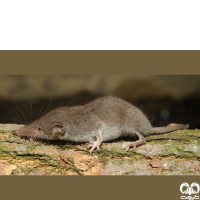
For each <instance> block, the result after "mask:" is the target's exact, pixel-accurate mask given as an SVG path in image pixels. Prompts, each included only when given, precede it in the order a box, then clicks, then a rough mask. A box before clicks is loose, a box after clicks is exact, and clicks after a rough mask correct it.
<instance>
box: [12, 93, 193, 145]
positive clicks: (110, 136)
mask: <svg viewBox="0 0 200 200" xmlns="http://www.w3.org/2000/svg"><path fill="white" fill-rule="evenodd" d="M59 126H60V127H59ZM188 127H189V125H182V124H178V125H174V126H167V127H158V128H153V127H152V125H151V123H150V122H149V120H148V119H147V117H146V116H145V115H144V113H143V112H142V111H141V110H139V109H138V108H137V107H135V106H133V105H131V104H130V103H128V102H126V101H124V100H122V99H119V98H116V97H109V96H105V97H100V98H98V99H96V100H94V101H92V102H90V103H88V104H85V105H82V106H74V107H60V108H57V109H55V110H53V111H51V112H49V113H47V114H46V115H44V116H43V117H42V118H40V119H39V120H37V121H35V122H33V123H32V124H30V125H27V126H26V127H24V128H22V129H21V130H19V131H17V132H16V134H17V135H30V136H33V137H37V138H43V139H49V140H53V139H60V140H69V141H75V142H89V141H94V140H95V138H96V136H97V132H98V131H99V130H101V133H102V139H103V142H106V141H110V140H114V139H117V138H119V137H121V136H129V135H135V133H136V132H139V133H141V134H142V135H143V136H147V135H149V134H152V133H165V132H170V131H174V130H177V129H185V128H188ZM39 128H40V129H41V130H39ZM58 131H60V132H58ZM53 133H55V134H53ZM58 133H60V134H58Z"/></svg>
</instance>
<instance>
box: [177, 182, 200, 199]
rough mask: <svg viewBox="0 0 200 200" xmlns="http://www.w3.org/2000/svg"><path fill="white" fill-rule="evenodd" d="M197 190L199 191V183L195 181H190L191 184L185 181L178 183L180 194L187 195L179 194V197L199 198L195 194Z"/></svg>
mask: <svg viewBox="0 0 200 200" xmlns="http://www.w3.org/2000/svg"><path fill="white" fill-rule="evenodd" d="M199 191H200V187H199V184H198V183H195V182H194V183H192V184H191V185H189V184H188V183H186V182H184V183H182V184H181V185H180V192H181V193H182V194H186V195H188V196H181V199H189V200H194V199H199V196H197V195H196V194H198V193H199ZM191 195H194V196H191Z"/></svg>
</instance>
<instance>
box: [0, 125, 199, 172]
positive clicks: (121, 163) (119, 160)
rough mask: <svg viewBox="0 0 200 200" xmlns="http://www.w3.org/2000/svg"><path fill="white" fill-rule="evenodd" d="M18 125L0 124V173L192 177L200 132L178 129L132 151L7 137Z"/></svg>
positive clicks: (119, 142)
mask: <svg viewBox="0 0 200 200" xmlns="http://www.w3.org/2000/svg"><path fill="white" fill-rule="evenodd" d="M22 126H23V125H15V124H0V175H197V174H200V131H199V130H179V131H175V132H172V133H166V134H161V135H152V136H149V137H146V140H147V141H146V143H145V144H144V145H141V146H138V147H137V148H136V152H133V151H132V149H130V150H129V151H128V152H126V151H125V150H123V149H122V144H123V142H124V141H122V140H117V141H113V142H109V143H103V144H102V145H101V151H100V152H98V151H97V150H95V151H94V152H93V153H92V154H90V153H89V150H88V149H87V145H88V143H85V144H77V143H69V142H65V141H46V140H33V139H30V138H20V137H19V136H15V135H14V134H13V133H14V131H15V130H17V129H19V128H20V127H22Z"/></svg>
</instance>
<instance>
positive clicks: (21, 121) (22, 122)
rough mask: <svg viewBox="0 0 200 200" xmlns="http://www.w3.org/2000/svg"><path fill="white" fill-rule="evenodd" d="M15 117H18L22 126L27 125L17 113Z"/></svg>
mask: <svg viewBox="0 0 200 200" xmlns="http://www.w3.org/2000/svg"><path fill="white" fill-rule="evenodd" d="M14 115H15V116H16V117H17V118H16V119H17V120H19V121H20V123H21V124H25V123H24V121H23V120H22V119H21V118H20V117H19V115H17V113H14Z"/></svg>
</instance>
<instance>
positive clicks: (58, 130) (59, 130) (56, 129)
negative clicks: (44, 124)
mask: <svg viewBox="0 0 200 200" xmlns="http://www.w3.org/2000/svg"><path fill="white" fill-rule="evenodd" d="M52 134H53V135H54V136H62V135H64V134H65V128H64V126H63V125H62V124H59V123H54V124H53V125H52Z"/></svg>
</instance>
